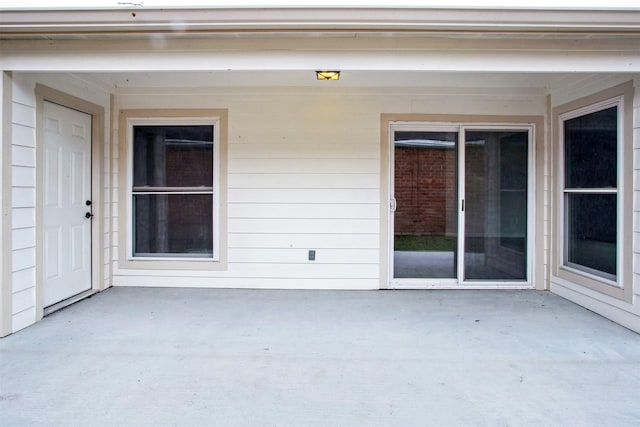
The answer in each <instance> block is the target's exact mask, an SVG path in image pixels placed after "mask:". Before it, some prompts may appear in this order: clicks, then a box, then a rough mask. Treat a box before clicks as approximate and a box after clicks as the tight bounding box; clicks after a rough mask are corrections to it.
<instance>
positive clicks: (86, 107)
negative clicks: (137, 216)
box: [36, 84, 105, 320]
mask: <svg viewBox="0 0 640 427" xmlns="http://www.w3.org/2000/svg"><path fill="white" fill-rule="evenodd" d="M45 101H48V102H52V103H55V104H58V105H61V106H64V107H67V108H71V109H74V110H77V111H80V112H83V113H86V114H89V115H90V116H91V120H92V125H91V200H92V206H91V208H92V212H93V214H94V216H93V219H92V221H93V222H92V226H91V289H89V290H88V291H85V292H82V293H81V294H78V295H76V296H74V297H71V298H69V299H66V300H64V301H61V302H60V303H58V304H54V305H53V306H51V307H48V308H47V310H46V313H45V308H44V307H43V286H44V251H43V245H44V186H43V182H44V179H45V177H44V173H43V172H44V170H43V168H42V166H41V165H43V164H44V163H43V160H44V147H43V131H42V129H43V110H44V102H45ZM104 117H105V112H104V108H103V107H101V106H99V105H96V104H93V103H91V102H88V101H85V100H83V99H80V98H76V97H74V96H71V95H68V94H66V93H64V92H60V91H58V90H56V89H53V88H50V87H47V86H44V85H41V84H37V85H36V132H37V135H36V164H37V165H38V166H37V168H36V316H37V320H40V319H41V318H42V317H43V316H44V315H45V314H48V313H50V312H52V311H55V310H57V309H59V308H62V307H65V306H67V305H69V304H72V303H74V302H76V301H78V300H80V299H82V298H85V297H87V296H89V295H92V294H93V293H95V292H98V291H100V290H102V289H104V262H103V261H104V257H103V253H104V244H103V243H104V233H103V230H104V209H103V207H104V200H103V182H104V179H103V168H102V158H103V154H104V153H103V151H104V121H105V118H104Z"/></svg>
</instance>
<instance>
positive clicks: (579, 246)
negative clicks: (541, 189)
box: [556, 85, 632, 298]
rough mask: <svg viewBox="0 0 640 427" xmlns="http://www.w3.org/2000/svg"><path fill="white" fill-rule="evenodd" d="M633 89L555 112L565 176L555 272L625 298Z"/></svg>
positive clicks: (561, 180) (608, 93) (605, 94)
mask: <svg viewBox="0 0 640 427" xmlns="http://www.w3.org/2000/svg"><path fill="white" fill-rule="evenodd" d="M627 86H628V85H622V86H621V87H617V88H613V89H611V90H609V91H605V92H603V93H600V94H596V95H594V96H592V97H588V98H584V99H581V100H578V101H575V102H574V103H571V104H567V105H566V106H561V107H558V108H557V109H556V118H557V120H558V126H557V129H558V140H559V164H558V166H559V172H560V174H559V186H560V194H559V196H560V197H559V199H558V201H559V207H558V208H559V215H558V217H557V219H558V221H557V223H558V227H559V228H558V236H559V237H560V241H559V242H558V255H559V257H560V259H559V267H560V268H558V269H556V274H557V275H558V276H560V277H562V278H565V279H569V280H571V281H572V282H574V283H577V284H579V285H584V286H586V287H589V288H591V289H594V290H598V291H602V292H604V293H607V294H609V295H612V296H617V297H620V298H623V297H626V296H627V294H628V293H629V292H628V291H625V290H624V288H625V286H624V281H625V280H624V278H627V279H626V280H629V278H630V277H631V276H630V271H629V269H630V265H631V261H630V259H628V258H629V257H630V253H631V249H630V238H629V237H626V236H631V234H632V233H631V226H630V212H631V210H632V209H631V205H630V191H629V190H630V189H629V187H630V186H631V185H632V182H631V179H630V178H629V173H630V169H631V167H630V163H629V157H630V150H629V147H630V146H631V139H630V138H631V137H630V130H629V129H628V128H630V119H629V114H628V113H629V111H628V110H630V106H629V102H628V101H629V99H630V98H626V96H627V95H628V94H629V91H628V89H627V90H626V91H625V88H626V87H627ZM629 96H630V95H629ZM625 98H626V100H625ZM627 250H628V253H627ZM615 288H618V289H615ZM627 288H629V289H630V286H627ZM621 290H622V292H618V291H621Z"/></svg>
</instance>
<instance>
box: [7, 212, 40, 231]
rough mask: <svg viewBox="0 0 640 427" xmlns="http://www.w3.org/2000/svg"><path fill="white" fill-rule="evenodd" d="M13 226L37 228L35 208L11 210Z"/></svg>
mask: <svg viewBox="0 0 640 427" xmlns="http://www.w3.org/2000/svg"><path fill="white" fill-rule="evenodd" d="M11 226H12V227H13V228H14V229H16V228H28V227H35V226H36V210H35V208H14V209H12V210H11Z"/></svg>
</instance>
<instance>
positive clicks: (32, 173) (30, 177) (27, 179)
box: [11, 166, 36, 187]
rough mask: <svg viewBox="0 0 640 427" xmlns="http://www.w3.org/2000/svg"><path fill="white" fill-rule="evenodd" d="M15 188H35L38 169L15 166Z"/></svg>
mask: <svg viewBox="0 0 640 427" xmlns="http://www.w3.org/2000/svg"><path fill="white" fill-rule="evenodd" d="M11 173H12V179H13V182H12V184H13V186H14V187H35V186H36V169H35V168H31V167H22V166H13V167H12V168H11Z"/></svg>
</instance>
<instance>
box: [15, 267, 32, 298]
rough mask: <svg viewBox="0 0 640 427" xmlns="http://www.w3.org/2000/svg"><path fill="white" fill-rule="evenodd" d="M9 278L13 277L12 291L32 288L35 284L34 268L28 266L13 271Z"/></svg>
mask: <svg viewBox="0 0 640 427" xmlns="http://www.w3.org/2000/svg"><path fill="white" fill-rule="evenodd" d="M11 278H12V279H13V291H14V292H18V291H21V290H23V289H28V288H33V287H35V286H36V268H35V267H29V268H25V269H24V270H20V271H14V272H13V273H11Z"/></svg>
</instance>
